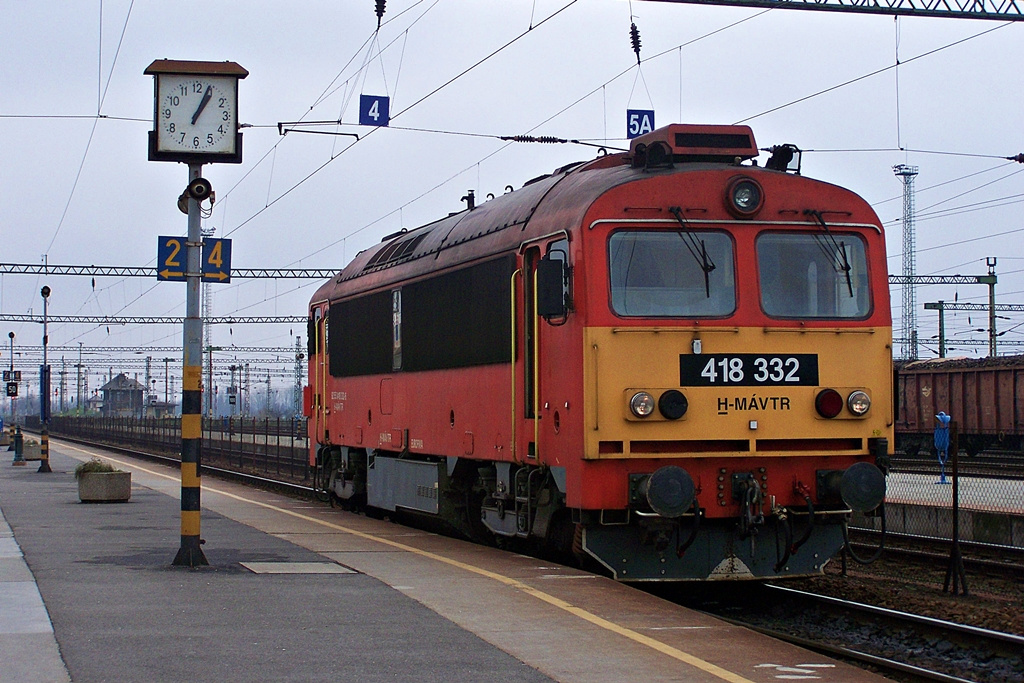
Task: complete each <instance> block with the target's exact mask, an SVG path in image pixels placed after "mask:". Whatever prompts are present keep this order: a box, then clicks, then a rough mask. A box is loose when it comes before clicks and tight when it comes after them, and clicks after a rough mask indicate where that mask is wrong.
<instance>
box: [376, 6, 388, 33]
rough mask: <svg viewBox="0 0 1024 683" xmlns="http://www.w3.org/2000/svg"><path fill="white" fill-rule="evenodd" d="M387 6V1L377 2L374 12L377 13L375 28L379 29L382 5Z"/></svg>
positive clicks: (382, 12) (382, 15)
mask: <svg viewBox="0 0 1024 683" xmlns="http://www.w3.org/2000/svg"><path fill="white" fill-rule="evenodd" d="M386 4H387V0H377V2H376V11H377V28H380V20H381V19H383V18H384V5H386Z"/></svg>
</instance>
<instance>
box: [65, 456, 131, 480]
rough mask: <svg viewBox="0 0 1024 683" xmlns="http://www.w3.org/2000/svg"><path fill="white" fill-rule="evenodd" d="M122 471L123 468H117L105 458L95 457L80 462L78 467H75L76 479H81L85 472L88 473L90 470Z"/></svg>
mask: <svg viewBox="0 0 1024 683" xmlns="http://www.w3.org/2000/svg"><path fill="white" fill-rule="evenodd" d="M120 471H121V470H119V469H117V468H116V467H114V466H113V465H111V464H110V463H109V462H106V461H105V460H100V459H99V458H93V459H92V460H88V461H86V462H82V463H79V464H78V467H76V468H75V479H81V478H82V475H83V474H88V473H89V472H120Z"/></svg>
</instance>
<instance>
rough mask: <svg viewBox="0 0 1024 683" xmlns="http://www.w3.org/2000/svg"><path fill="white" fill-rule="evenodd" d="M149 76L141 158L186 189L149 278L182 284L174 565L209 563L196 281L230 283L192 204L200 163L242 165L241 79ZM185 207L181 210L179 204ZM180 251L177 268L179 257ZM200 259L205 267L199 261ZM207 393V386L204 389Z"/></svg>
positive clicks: (160, 68)
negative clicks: (148, 118)
mask: <svg viewBox="0 0 1024 683" xmlns="http://www.w3.org/2000/svg"><path fill="white" fill-rule="evenodd" d="M143 73H145V74H146V75H149V76H153V130H151V131H150V132H149V160H150V161H170V162H180V163H185V164H188V186H187V187H186V189H185V192H184V193H183V194H182V196H181V197H180V198H179V202H178V206H179V208H181V210H182V211H184V212H185V213H187V214H188V236H187V237H186V238H185V245H184V250H182V244H181V238H179V237H160V238H159V241H158V247H157V261H158V265H157V280H174V281H178V282H181V281H184V282H185V287H186V295H185V324H184V329H183V332H182V335H183V339H182V348H183V357H182V383H181V384H182V386H181V548H179V550H178V554H177V555H175V557H174V562H172V564H173V565H174V566H179V567H201V566H206V565H209V562H208V561H207V560H206V555H205V554H204V553H203V548H202V546H203V540H202V538H201V537H200V533H199V531H200V529H199V527H200V525H199V518H200V512H201V507H200V493H201V488H202V486H201V484H202V480H201V476H202V465H203V459H202V450H203V422H202V420H203V417H202V409H201V406H202V390H203V386H202V368H203V320H202V314H201V311H200V303H199V286H200V284H201V282H202V280H203V279H204V277H205V278H207V279H208V280H216V281H219V282H230V280H231V265H230V260H231V256H230V254H231V244H230V240H215V244H214V245H207V246H210V247H211V248H210V253H209V255H204V249H203V236H202V233H201V231H200V222H201V218H202V215H201V211H200V205H201V203H202V202H203V201H206V200H207V199H209V200H210V206H211V208H212V207H213V201H214V195H213V190H212V188H211V187H210V183H209V182H208V181H207V180H205V179H204V178H203V177H202V170H203V164H240V163H242V134H241V133H240V132H238V128H239V124H238V81H239V80H240V79H242V78H245V77H246V76H248V75H249V72H248V71H246V70H245V69H243V68H242V67H241V66H240V65H238V64H236V63H235V62H195V61H184V60H173V59H158V60H156V61H154V62H153V63H152V64H150V65H149V66H148V67H146V70H145V71H144V72H143ZM182 200H185V201H187V207H186V206H185V205H183V204H182V203H181V201H182ZM182 251H184V256H185V259H184V268H182V263H181V254H182ZM204 260H205V261H206V263H204ZM207 389H208V390H209V387H207Z"/></svg>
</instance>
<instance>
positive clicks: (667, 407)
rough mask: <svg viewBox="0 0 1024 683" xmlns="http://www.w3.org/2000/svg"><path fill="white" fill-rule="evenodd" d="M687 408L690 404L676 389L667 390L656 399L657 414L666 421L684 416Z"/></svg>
mask: <svg viewBox="0 0 1024 683" xmlns="http://www.w3.org/2000/svg"><path fill="white" fill-rule="evenodd" d="M689 407H690V404H689V402H688V401H687V400H686V397H685V396H683V392H681V391H679V390H678V389H669V390H668V391H666V392H665V393H663V394H662V395H661V397H660V398H659V399H658V412H660V413H661V415H662V417H664V418H665V419H666V420H678V419H679V418H681V417H682V416H683V415H686V410H687V408H689Z"/></svg>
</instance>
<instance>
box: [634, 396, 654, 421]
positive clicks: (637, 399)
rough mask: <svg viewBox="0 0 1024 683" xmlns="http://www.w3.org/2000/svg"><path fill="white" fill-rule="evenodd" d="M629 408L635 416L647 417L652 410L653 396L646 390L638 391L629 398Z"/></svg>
mask: <svg viewBox="0 0 1024 683" xmlns="http://www.w3.org/2000/svg"><path fill="white" fill-rule="evenodd" d="M629 409H630V411H631V412H632V413H633V414H634V415H636V416H637V417H647V416H648V415H650V414H651V413H653V412H654V397H653V396H651V395H650V394H648V393H647V392H646V391H638V392H636V393H635V394H633V398H631V399H629Z"/></svg>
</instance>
